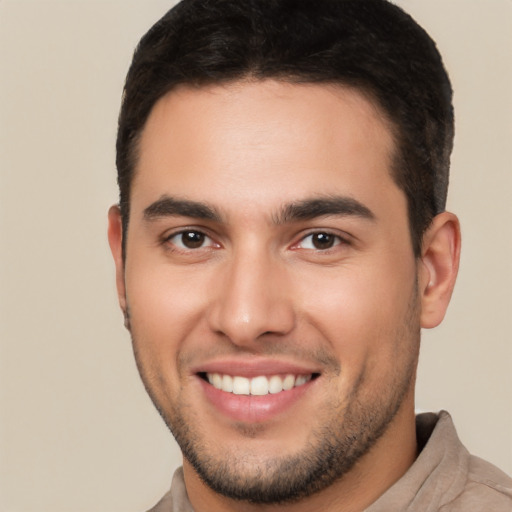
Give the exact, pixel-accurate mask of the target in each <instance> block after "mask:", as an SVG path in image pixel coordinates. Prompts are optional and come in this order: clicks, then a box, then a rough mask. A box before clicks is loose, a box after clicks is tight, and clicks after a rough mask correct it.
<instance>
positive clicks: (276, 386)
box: [206, 373, 312, 396]
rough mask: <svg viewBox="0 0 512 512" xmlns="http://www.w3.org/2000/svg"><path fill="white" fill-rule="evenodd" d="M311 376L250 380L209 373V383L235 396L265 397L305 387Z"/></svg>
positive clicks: (274, 376) (276, 376)
mask: <svg viewBox="0 0 512 512" xmlns="http://www.w3.org/2000/svg"><path fill="white" fill-rule="evenodd" d="M311 377H312V376H311V375H298V376H295V375H291V374H289V375H286V376H285V377H284V378H282V377H281V376H280V375H272V376H271V377H265V376H264V375H261V376H259V377H254V378H252V379H248V378H246V377H239V376H231V375H221V374H219V373H207V374H206V378H207V380H208V382H209V383H210V384H211V385H212V386H213V387H214V388H216V389H220V390H222V391H225V392H226V393H234V394H235V395H254V396H264V395H267V394H269V393H271V394H277V393H281V391H289V390H290V389H293V388H294V387H298V386H303V385H304V384H306V382H309V381H310V380H311Z"/></svg>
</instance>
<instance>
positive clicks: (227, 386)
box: [222, 375, 233, 393]
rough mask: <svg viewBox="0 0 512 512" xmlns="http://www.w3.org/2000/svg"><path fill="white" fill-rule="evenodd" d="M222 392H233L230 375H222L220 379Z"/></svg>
mask: <svg viewBox="0 0 512 512" xmlns="http://www.w3.org/2000/svg"><path fill="white" fill-rule="evenodd" d="M222 391H227V392H228V393H232V392H233V377H231V375H224V376H223V377H222Z"/></svg>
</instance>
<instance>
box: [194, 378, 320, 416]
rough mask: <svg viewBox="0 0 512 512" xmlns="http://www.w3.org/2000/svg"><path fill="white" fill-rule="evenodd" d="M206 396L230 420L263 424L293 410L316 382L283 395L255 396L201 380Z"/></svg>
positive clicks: (284, 392)
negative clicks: (230, 391)
mask: <svg viewBox="0 0 512 512" xmlns="http://www.w3.org/2000/svg"><path fill="white" fill-rule="evenodd" d="M198 379H199V380H200V383H201V385H202V388H203V391H204V394H205V395H206V398H207V399H208V400H209V402H210V403H212V404H213V405H214V407H215V408H216V409H217V410H218V411H219V412H221V413H222V414H224V415H225V416H227V417H228V418H230V419H232V420H235V421H240V422H243V423H262V422H264V421H269V420H271V419H273V418H274V417H275V416H278V415H280V414H283V413H284V412H286V411H287V410H288V409H289V408H291V407H292V406H293V405H294V404H295V403H296V402H297V401H298V400H299V399H300V398H301V397H303V396H304V394H305V393H307V392H308V390H309V389H310V388H311V386H312V385H313V384H314V382H315V380H310V381H309V382H306V384H303V385H302V386H298V387H295V388H292V389H290V390H288V391H281V393H276V394H270V393H269V394H267V395H263V396H255V395H235V394H234V393H226V392H225V391H221V390H220V389H217V388H214V387H213V386H212V385H211V384H209V383H208V382H206V381H204V380H203V379H201V378H199V377H198Z"/></svg>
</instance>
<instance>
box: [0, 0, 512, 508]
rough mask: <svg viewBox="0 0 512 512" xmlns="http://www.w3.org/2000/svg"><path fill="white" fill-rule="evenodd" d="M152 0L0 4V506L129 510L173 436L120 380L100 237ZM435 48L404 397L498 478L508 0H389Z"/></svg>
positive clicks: (155, 9) (504, 442)
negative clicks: (446, 217) (448, 165)
mask: <svg viewBox="0 0 512 512" xmlns="http://www.w3.org/2000/svg"><path fill="white" fill-rule="evenodd" d="M171 4H172V2H170V1H167V2H166V1H161V0H158V1H157V0H151V1H150V0H139V1H127V0H117V1H114V0H111V1H109V0H102V1H86V0H74V1H73V0H67V1H65V0H55V1H50V0H48V1H45V0H41V1H36V0H4V1H0V237H1V238H0V244H1V256H0V308H1V309H0V312H1V313H0V314H1V319H0V421H1V423H0V429H1V430H0V511H1V512H29V511H31V512H36V511H37V512H41V511H42V512H46V511H48V512H49V511H52V512H70V511H71V512H81V511H84V512H85V511H87V512H100V511H101V512H103V511H104V512H109V511H112V512H121V511H122V512H132V511H133V512H135V511H142V510H145V509H146V508H148V507H149V506H150V505H152V504H153V503H154V502H155V501H156V500H157V499H158V498H159V497H160V496H161V495H162V494H163V493H164V492H165V490H166V489H167V487H168V485H169V482H170V476H171V474H172V471H173V469H174V468H175V467H176V466H177V465H178V464H179V450H178V449H177V448H176V446H175V445H174V441H173V440H172V439H171V436H170V434H169V433H168V432H167V430H166V428H165V427H164V425H163V423H162V422H161V420H160V418H159V416H158V415H157V413H156V411H155V410H154V409H153V406H152V405H151V403H150V401H149V399H148V398H147V397H146V395H145V392H144V390H143V387H142V385H141V383H140V381H139V377H138V375H137V373H136V369H135V365H134V362H133V359H132V354H131V347H130V342H129V337H128V335H127V333H126V332H125V331H124V329H123V327H122V317H121V314H120V312H119V311H118V307H117V299H116V294H115V288H114V270H113V265H112V263H111V259H110V254H109V251H108V246H107V241H106V212H107V208H108V206H109V205H110V204H111V203H114V202H115V201H116V198H117V189H116V184H115V166H114V139H115V129H116V118H117V112H118V108H119V101H120V95H121V89H122V84H123V80H124V75H125V73H126V70H127V67H128V64H129V62H130V57H131V53H132V50H133V48H134V46H135V44H136V42H137V41H138V39H139V38H140V36H141V35H142V34H143V33H144V32H145V31H146V30H147V29H148V28H149V26H150V25H151V24H152V23H153V22H154V21H156V19H157V18H158V17H160V16H161V15H162V14H163V13H164V12H165V11H166V10H167V9H168V8H169V7H170V5H171ZM399 4H400V5H403V6H405V7H406V9H407V10H409V12H411V13H412V14H413V15H415V17H416V18H417V19H418V21H420V23H421V24H422V25H423V26H424V27H425V28H426V29H427V30H428V31H429V32H430V33H431V34H432V36H433V37H434V38H435V39H436V40H437V42H438V45H439V47H440V49H441V51H442V53H443V54H444V57H445V62H446V65H447V67H448V69H449V71H450V73H451V76H452V80H453V84H454V89H455V93H456V96H455V104H456V115H457V136H456V146H455V153H454V156H453V165H452V180H451V181H452V184H451V193H450V199H449V207H450V209H451V210H453V211H455V212H457V213H458V214H459V216H460V219H461V222H462V226H463V257H462V266H461V271H460V279H459V282H458V286H457V288H456V291H455V295H454V298H453V302H452V306H451V307H450V310H449V312H448V316H447V318H446V320H445V323H444V324H443V325H442V326H441V327H440V328H438V329H436V330H434V331H431V332H426V333H424V341H423V347H422V360H421V364H420V372H419V382H418V392H417V405H418V408H420V409H423V410H438V409H440V408H446V409H448V410H449V411H451V413H452V415H453V416H454V419H455V422H456V425H457V427H458V430H459V433H460V436H461V438H462V440H463V441H464V442H465V443H466V445H467V446H468V447H469V449H470V450H471V451H473V452H474V453H477V454H479V455H481V456H483V457H484V458H487V459H489V460H491V461H492V462H494V463H495V464H498V465H499V466H501V467H502V468H503V469H505V470H506V471H507V472H509V473H512V341H511V332H512V321H511V317H512V299H511V296H512V294H511V289H512V263H511V262H512V229H511V227H510V219H511V218H512V200H511V193H512V151H511V146H512V121H511V120H512V101H511V97H512V92H511V91H512V2H511V1H510V0H402V1H400V2H399Z"/></svg>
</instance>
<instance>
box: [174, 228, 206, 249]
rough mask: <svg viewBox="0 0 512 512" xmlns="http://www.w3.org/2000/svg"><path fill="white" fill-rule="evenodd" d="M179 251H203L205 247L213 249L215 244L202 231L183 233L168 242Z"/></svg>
mask: <svg viewBox="0 0 512 512" xmlns="http://www.w3.org/2000/svg"><path fill="white" fill-rule="evenodd" d="M167 241H168V242H169V243H171V244H172V245H174V246H176V247H177V248H178V249H186V250H192V249H202V248H203V247H212V246H214V245H215V244H214V243H213V241H212V240H211V238H210V237H209V236H206V235H205V234H204V233H201V231H192V230H190V231H181V232H180V233H176V234H174V235H173V236H171V237H169V239H168V240H167Z"/></svg>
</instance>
